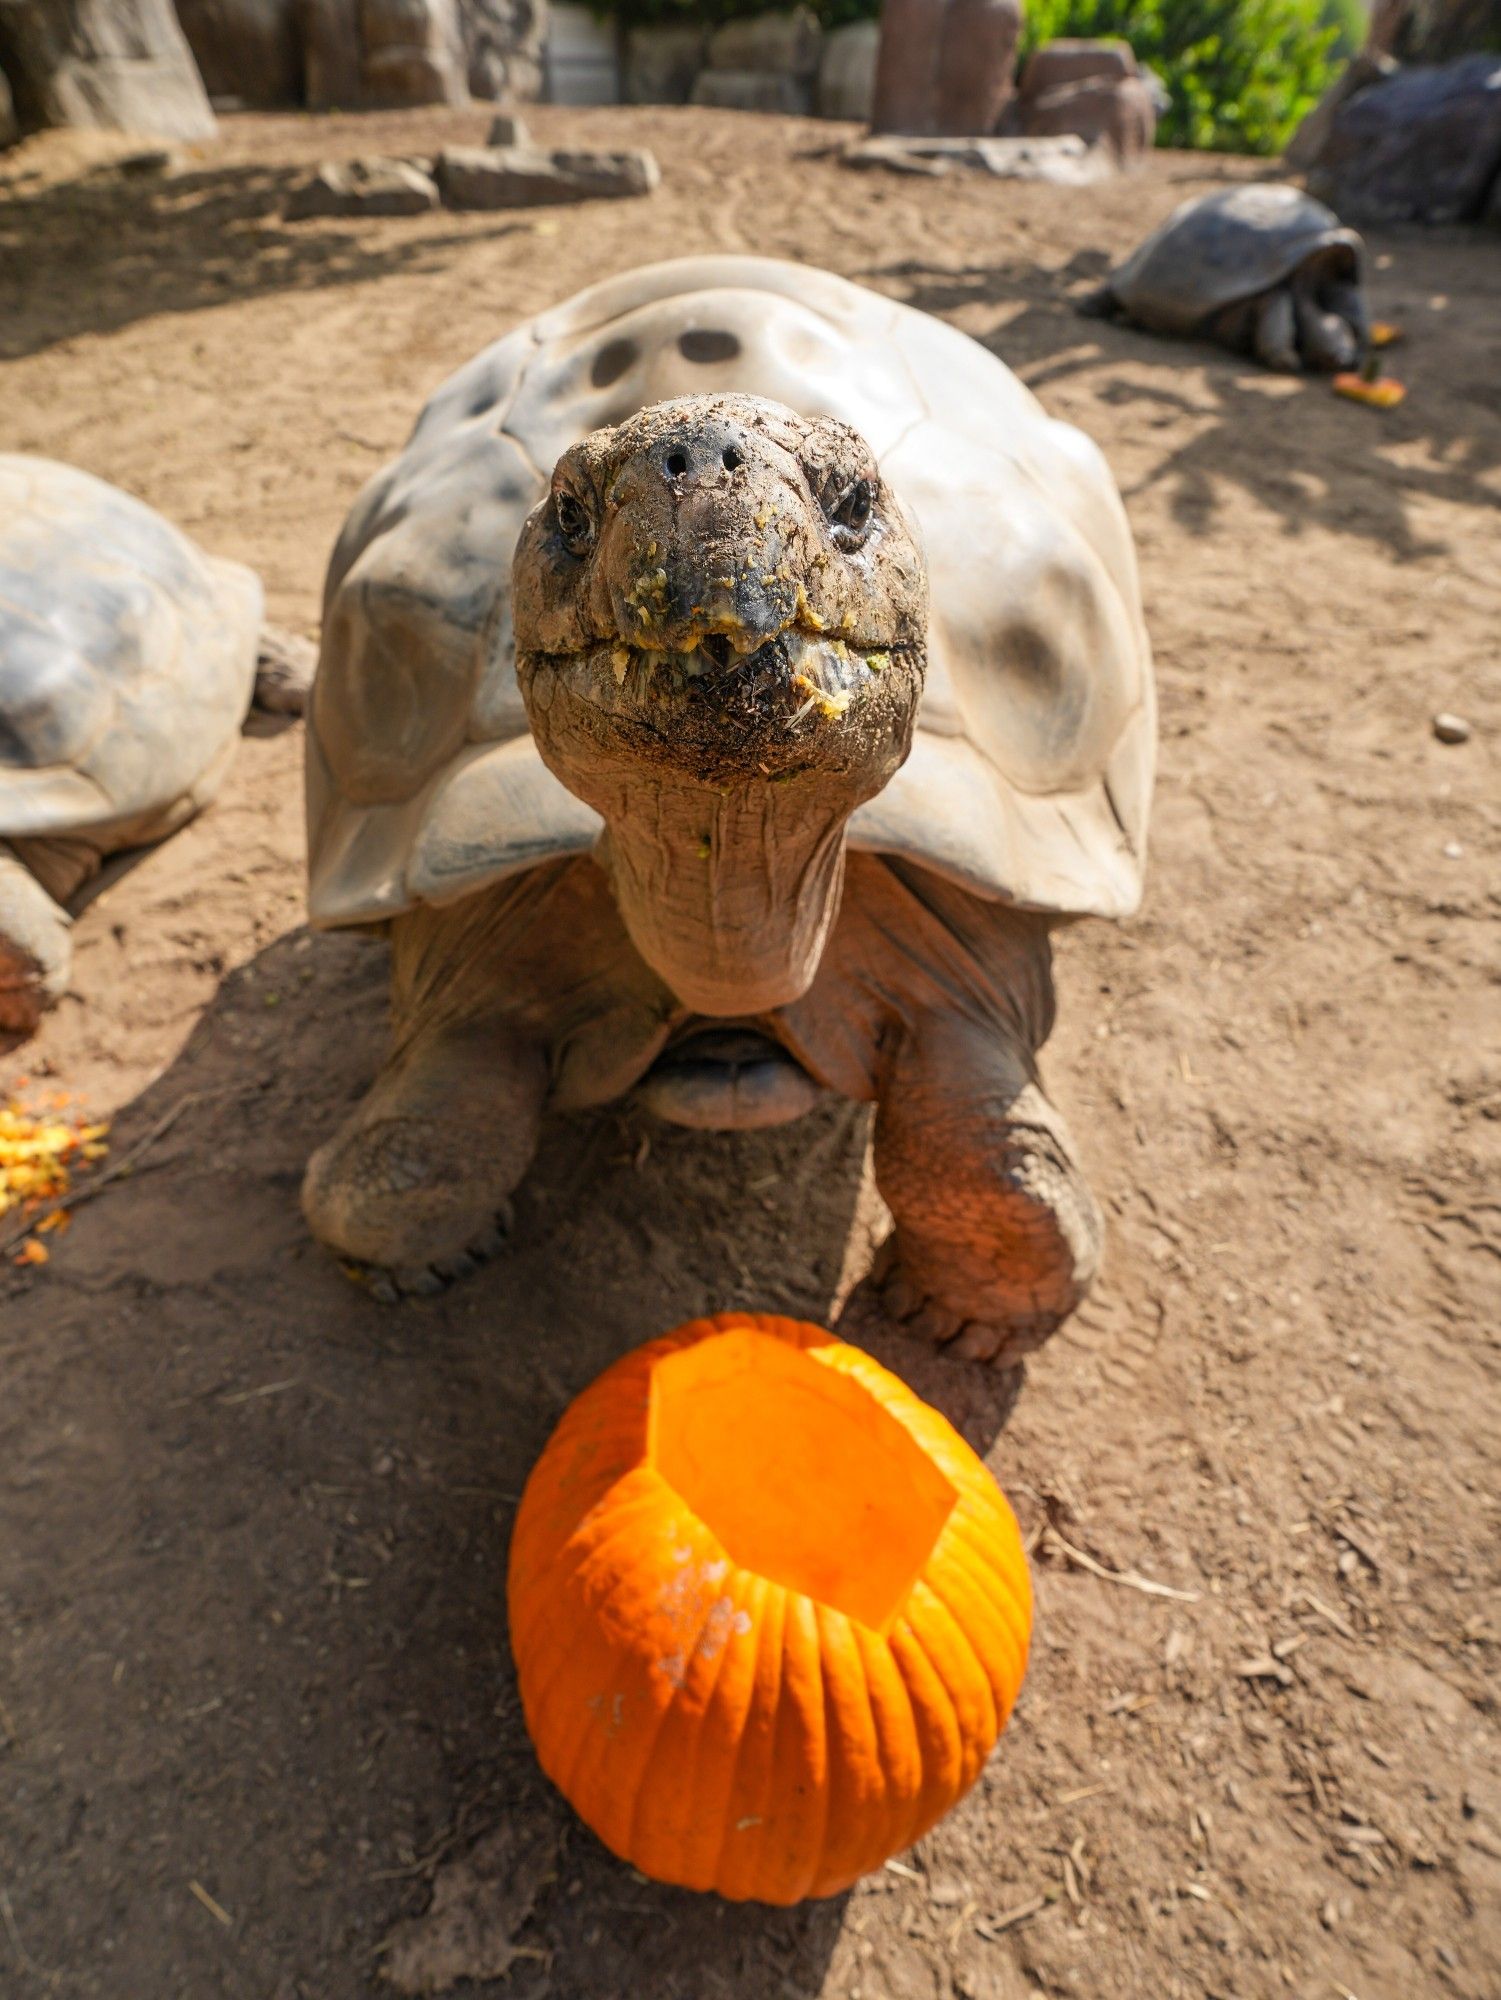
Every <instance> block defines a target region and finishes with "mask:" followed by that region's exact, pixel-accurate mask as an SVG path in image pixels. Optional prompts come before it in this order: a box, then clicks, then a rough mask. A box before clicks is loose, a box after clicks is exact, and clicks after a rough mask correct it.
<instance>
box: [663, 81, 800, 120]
mask: <svg viewBox="0 0 1501 2000" xmlns="http://www.w3.org/2000/svg"><path fill="white" fill-rule="evenodd" d="M688 101H689V103H690V104H707V105H712V106H713V107H714V109H716V110H718V111H774V112H779V113H780V114H782V116H784V117H788V118H805V117H807V115H808V114H809V112H811V111H812V109H813V86H812V85H811V84H810V83H804V82H802V81H801V80H800V79H799V78H798V77H795V76H780V75H778V74H777V73H776V72H775V71H773V70H767V69H705V70H700V71H699V73H698V77H697V80H696V81H695V83H694V85H693V92H692V95H691V96H690V98H689V100H688Z"/></svg>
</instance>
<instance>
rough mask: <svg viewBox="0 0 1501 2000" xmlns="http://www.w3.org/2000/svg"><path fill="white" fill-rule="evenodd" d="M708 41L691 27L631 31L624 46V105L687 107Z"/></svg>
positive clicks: (697, 28) (633, 29) (676, 26)
mask: <svg viewBox="0 0 1501 2000" xmlns="http://www.w3.org/2000/svg"><path fill="white" fill-rule="evenodd" d="M707 44H708V38H707V35H706V33H705V30H704V29H703V28H701V27H697V26H694V25H691V24H684V25H683V26H681V27H680V26H678V25H677V24H676V23H674V24H672V25H668V24H666V23H664V24H663V25H661V26H660V27H652V28H632V30H631V33H630V39H629V40H628V41H627V43H626V47H625V79H624V81H625V101H626V103H627V104H686V103H687V102H688V99H689V97H690V96H691V95H692V93H693V85H694V82H695V81H696V79H697V77H698V73H699V71H700V70H701V69H702V68H703V67H704V59H705V54H706V50H707Z"/></svg>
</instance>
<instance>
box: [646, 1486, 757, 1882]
mask: <svg viewBox="0 0 1501 2000" xmlns="http://www.w3.org/2000/svg"><path fill="white" fill-rule="evenodd" d="M664 1483H665V1482H664ZM704 1533H705V1535H706V1536H708V1539H709V1540H710V1541H712V1542H714V1544H715V1546H716V1547H718V1540H717V1538H716V1537H715V1536H713V1535H709V1533H708V1530H707V1529H705V1530H704ZM726 1561H727V1563H728V1558H726ZM728 1568H729V1569H733V1568H734V1564H733V1563H729V1564H728ZM727 1573H728V1571H727ZM717 1601H718V1600H717V1599H716V1600H715V1602H716V1603H717ZM713 1615H714V1605H713V1604H711V1605H710V1606H709V1608H708V1609H707V1610H706V1611H705V1612H704V1614H703V1617H702V1618H701V1619H700V1620H699V1623H698V1630H697V1631H696V1632H695V1633H694V1635H693V1642H692V1644H691V1645H686V1646H684V1647H683V1649H682V1651H683V1658H684V1660H685V1661H692V1659H693V1658H694V1656H695V1654H696V1653H697V1652H698V1649H699V1647H700V1645H702V1643H703V1637H704V1633H705V1632H706V1631H707V1629H708V1625H709V1620H710V1618H712V1617H713ZM714 1678H715V1679H716V1680H718V1678H719V1666H718V1664H716V1666H715V1672H714ZM683 1705H684V1704H683V1688H682V1684H681V1683H679V1684H678V1685H677V1686H675V1687H674V1688H673V1691H672V1695H671V1697H670V1699H669V1700H667V1701H666V1702H664V1703H663V1705H662V1707H661V1710H660V1711H659V1713H658V1715H657V1720H656V1724H655V1726H654V1728H653V1730H652V1733H651V1740H650V1744H649V1746H648V1748H647V1752H646V1756H645V1758H644V1759H643V1763H642V1769H643V1771H644V1770H646V1769H648V1768H649V1767H650V1765H651V1760H652V1755H653V1752H654V1751H655V1749H656V1746H657V1743H658V1741H659V1739H660V1737H661V1734H662V1731H663V1729H664V1728H665V1727H666V1726H667V1721H668V1718H669V1717H670V1716H673V1715H676V1714H678V1713H679V1712H680V1710H681V1709H682V1707H683ZM646 1790H647V1788H646V1785H645V1783H644V1782H643V1783H642V1784H640V1785H638V1786H637V1788H636V1796H635V1798H634V1799H633V1800H632V1802H631V1817H630V1823H629V1826H628V1828H627V1832H626V1846H625V1850H624V1851H625V1852H626V1853H627V1854H628V1855H629V1854H634V1853H636V1851H637V1849H638V1846H639V1841H638V1827H637V1821H638V1819H639V1818H640V1814H641V1802H642V1800H643V1799H644V1798H645V1796H646Z"/></svg>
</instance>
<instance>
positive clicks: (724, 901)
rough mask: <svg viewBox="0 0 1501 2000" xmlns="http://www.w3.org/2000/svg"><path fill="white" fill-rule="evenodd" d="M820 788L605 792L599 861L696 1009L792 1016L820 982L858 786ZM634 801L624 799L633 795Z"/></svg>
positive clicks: (639, 944) (643, 949) (644, 950)
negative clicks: (786, 1009)
mask: <svg viewBox="0 0 1501 2000" xmlns="http://www.w3.org/2000/svg"><path fill="white" fill-rule="evenodd" d="M844 789H845V788H844V787H842V786H839V785H837V784H832V783H831V782H830V779H829V777H828V776H827V774H822V775H819V776H818V777H817V778H816V779H814V778H812V777H811V776H809V777H802V778H789V779H785V780H781V781H766V780H762V781H759V782H757V783H754V784H741V785H735V786H732V787H728V788H724V789H721V788H719V787H715V786H708V785H702V784H698V783H695V782H694V781H693V780H692V779H687V778H677V779H674V778H668V777H666V776H664V777H662V778H661V779H660V780H659V781H658V783H657V785H656V786H655V787H654V788H653V795H652V797H651V801H650V810H644V809H643V806H644V800H643V796H642V788H641V787H640V785H639V784H638V785H636V786H635V787H626V786H624V785H622V786H621V787H620V791H619V796H618V797H617V798H613V799H612V798H600V797H599V796H596V797H595V799H594V800H593V803H594V804H595V805H596V806H597V808H598V809H599V811H600V812H601V813H603V815H604V819H605V823H606V827H607V829H608V831H607V833H606V835H605V838H604V841H603V843H602V845H601V851H600V860H601V863H602V864H603V866H604V868H605V869H606V871H607V873H608V874H609V877H610V880H611V885H612V887H613V889H614V893H615V900H616V903H617V904H618V905H619V908H620V913H621V916H622V917H623V918H624V920H625V925H626V928H627V930H628V931H629V932H630V934H631V939H632V941H633V943H634V944H635V946H636V949H637V950H638V951H639V952H640V953H641V956H642V957H643V958H644V959H645V960H646V962H647V963H648V965H650V966H651V967H652V968H653V970H654V971H655V972H656V973H657V974H658V975H659V976H660V977H661V978H662V979H663V980H665V981H666V983H667V985H668V986H670V987H671V989H672V991H673V992H674V993H675V994H676V995H677V996H678V998H679V999H680V1000H681V1001H682V1002H683V1004H684V1005H685V1006H687V1007H691V1008H692V1009H693V1010H694V1012H696V1013H700V1014H710V1015H729V1016H736V1015H744V1014H759V1013H765V1012H768V1011H769V1010H770V1009H772V1008H774V1007H782V1006H786V1005H787V1004H788V1003H790V1002H791V1001H793V1000H796V999H797V998H798V997H799V996H800V995H801V994H803V993H805V992H806V991H807V990H808V988H809V986H810V985H811V984H812V983H813V979H814V975H815V974H816V973H817V971H818V965H819V961H820V959H821V958H822V956H823V950H824V946H825V944H826V943H827V941H828V936H829V932H830V930H831V929H832V928H833V924H834V919H835V917H836V916H837V915H838V912H839V897H840V893H841V890H842V888H843V885H844V849H845V843H844V834H845V827H846V825H847V823H848V820H849V815H850V813H851V812H852V811H853V810H854V808H855V806H856V804H858V802H859V800H858V797H857V796H856V795H855V794H854V792H853V789H852V790H851V793H850V796H848V797H845V796H843V795H842V794H843V793H844ZM628 791H629V792H630V796H627V792H628Z"/></svg>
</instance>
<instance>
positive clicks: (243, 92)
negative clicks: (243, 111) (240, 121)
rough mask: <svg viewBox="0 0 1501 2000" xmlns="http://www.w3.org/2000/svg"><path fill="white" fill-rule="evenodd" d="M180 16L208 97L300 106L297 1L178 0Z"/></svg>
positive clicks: (299, 37) (300, 87)
mask: <svg viewBox="0 0 1501 2000" xmlns="http://www.w3.org/2000/svg"><path fill="white" fill-rule="evenodd" d="M177 18H178V20H179V21H180V22H181V24H182V31H183V34H184V35H185V36H186V37H187V41H188V47H189V48H190V49H191V50H192V51H193V56H194V59H195V61H196V62H197V64H198V69H199V73H200V74H201V76H202V77H203V82H204V88H205V89H206V90H207V91H208V94H209V96H210V97H212V98H233V99H234V100H235V102H236V103H238V104H247V105H253V106H255V107H257V108H264V107H266V106H268V105H274V104H300V103H301V101H302V38H301V36H300V34H299V32H298V27H297V10H296V7H295V5H294V4H293V0H177Z"/></svg>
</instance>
